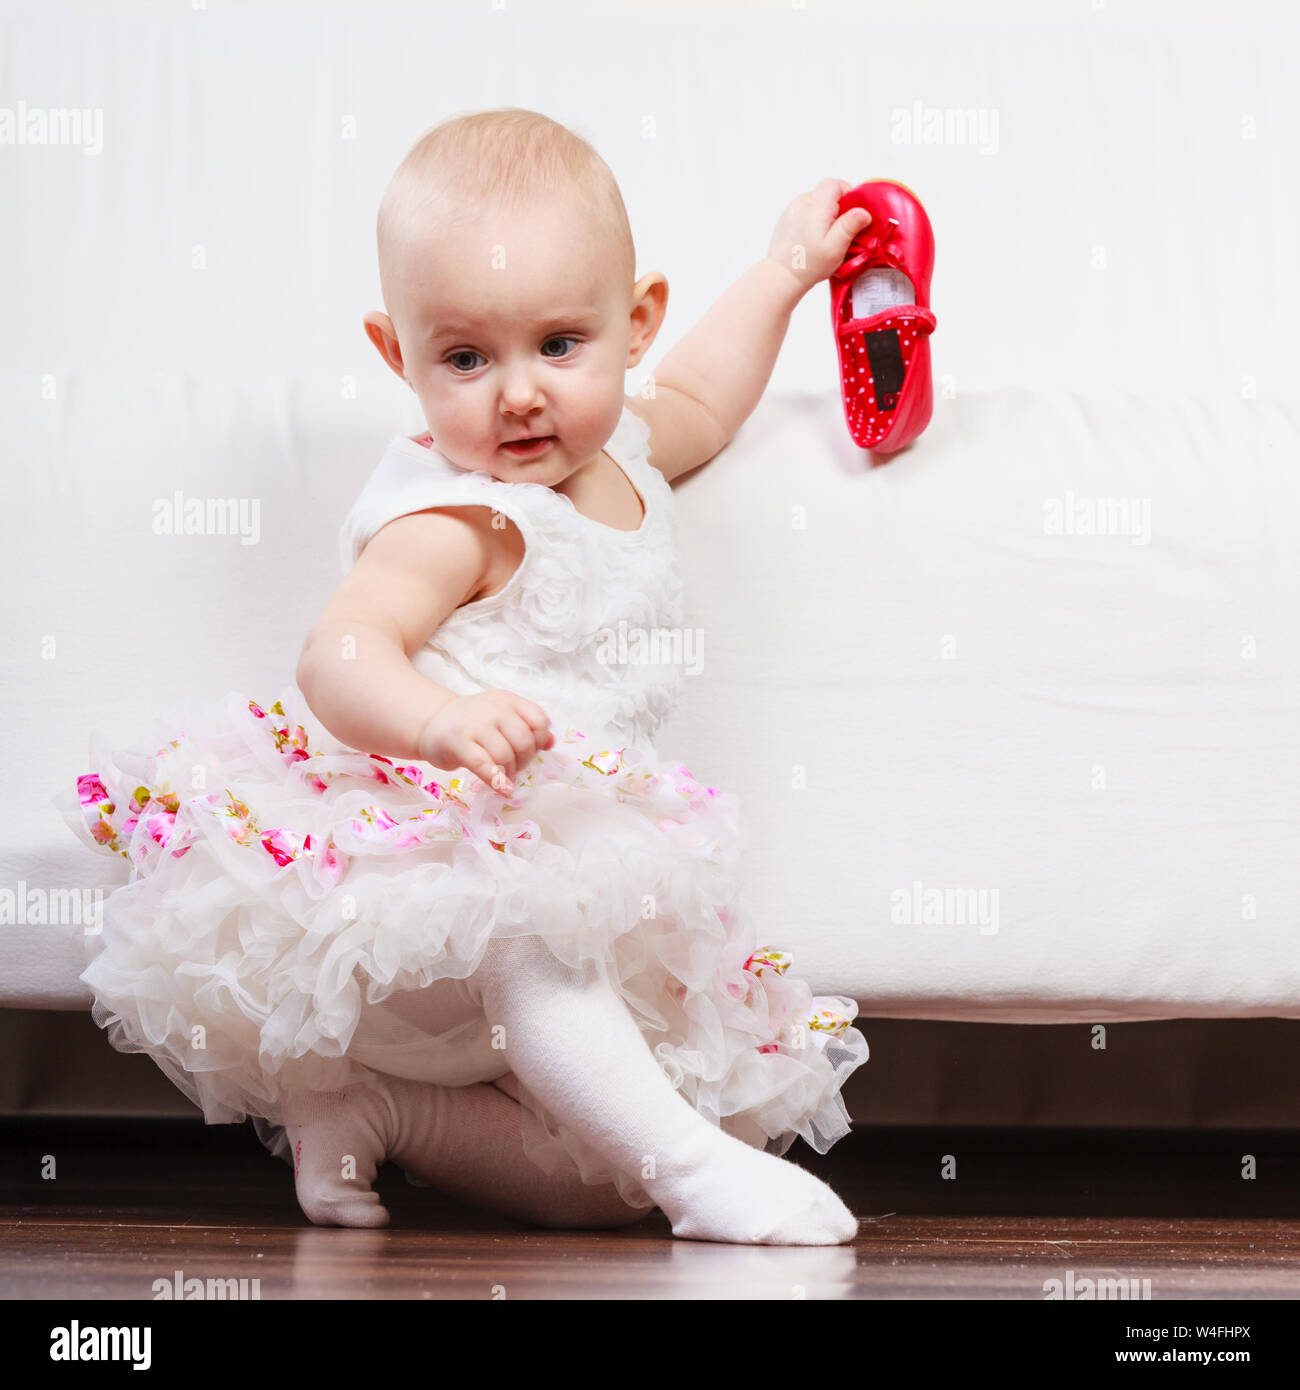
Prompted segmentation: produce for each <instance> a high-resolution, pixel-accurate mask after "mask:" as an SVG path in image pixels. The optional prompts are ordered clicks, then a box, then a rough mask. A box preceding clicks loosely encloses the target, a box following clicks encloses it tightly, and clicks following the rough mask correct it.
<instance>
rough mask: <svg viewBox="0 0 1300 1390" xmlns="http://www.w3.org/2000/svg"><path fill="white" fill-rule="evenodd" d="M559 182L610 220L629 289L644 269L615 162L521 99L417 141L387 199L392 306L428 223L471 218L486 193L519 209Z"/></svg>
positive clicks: (382, 253)
mask: <svg viewBox="0 0 1300 1390" xmlns="http://www.w3.org/2000/svg"><path fill="white" fill-rule="evenodd" d="M558 190H569V191H574V192H576V193H577V194H578V195H579V196H580V197H581V199H582V201H583V202H584V203H585V204H586V205H587V206H589V207H590V208H591V209H592V211H593V212H594V213H595V214H596V215H597V217H598V218H599V219H600V221H601V222H602V223H603V224H604V225H605V227H606V229H607V232H608V235H609V236H610V238H611V239H612V245H613V247H614V248H615V250H616V252H617V255H618V262H617V263H618V265H619V273H620V275H622V274H626V279H627V285H628V288H629V290H630V289H631V286H632V281H633V280H634V279H635V276H636V249H635V247H634V245H633V242H632V227H631V224H630V223H629V221H628V216H627V209H626V208H625V207H624V205H623V196H622V194H621V193H620V192H619V189H618V183H617V181H616V180H615V178H614V175H613V173H612V172H611V171H610V168H609V165H608V164H606V163H605V161H604V160H603V159H602V158H601V157H600V155H599V154H597V153H596V151H595V149H594V148H593V147H592V146H591V145H590V144H588V142H587V141H586V140H584V139H583V138H582V137H581V136H580V135H577V134H575V133H574V132H573V131H571V130H569V129H568V128H567V127H566V126H562V125H560V124H559V122H557V121H553V120H551V118H550V117H549V116H543V115H542V114H541V113H540V112H537V111H529V110H526V109H525V108H523V107H520V106H499V107H494V108H493V109H491V110H488V111H474V112H470V113H469V114H467V115H460V116H451V117H448V118H447V119H446V120H444V121H441V122H439V123H438V124H437V125H435V126H433V127H432V128H431V129H430V130H427V131H425V133H424V134H423V135H421V136H420V138H419V139H418V140H417V141H416V142H415V144H414V145H412V146H411V148H410V150H409V151H408V152H407V154H406V157H405V158H404V159H403V160H402V162H401V164H399V165H398V166H397V170H396V172H395V173H394V174H393V177H392V178H391V179H390V180H389V183H388V187H387V189H385V191H384V196H383V199H382V200H381V202H380V205H379V217H378V221H377V224H376V239H377V241H378V246H379V280H380V285H381V287H382V290H383V295H384V303H385V305H387V306H388V307H389V308H390V309H391V306H392V299H391V298H390V290H391V289H392V288H393V267H394V265H395V263H396V261H397V259H398V257H399V256H400V254H401V251H402V250H403V248H404V247H408V246H411V245H415V244H418V242H419V239H420V233H421V228H427V227H428V226H429V225H430V224H431V223H442V224H443V225H454V224H455V223H456V222H457V221H461V220H465V216H466V214H463V213H461V212H460V211H459V210H460V209H469V210H471V211H472V210H473V209H474V207H475V206H476V205H480V204H481V203H482V202H483V201H489V202H490V201H494V200H495V201H497V202H498V203H500V205H501V206H504V207H507V208H512V209H518V208H521V207H525V206H527V204H528V203H529V202H530V201H531V200H533V199H536V198H539V197H544V196H546V195H548V194H553V193H555V192H556V191H558Z"/></svg>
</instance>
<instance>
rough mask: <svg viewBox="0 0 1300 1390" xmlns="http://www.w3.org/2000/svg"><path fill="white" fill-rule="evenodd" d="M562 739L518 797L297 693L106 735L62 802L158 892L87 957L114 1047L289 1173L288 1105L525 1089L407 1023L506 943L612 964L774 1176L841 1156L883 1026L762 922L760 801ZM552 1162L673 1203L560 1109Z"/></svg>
mask: <svg viewBox="0 0 1300 1390" xmlns="http://www.w3.org/2000/svg"><path fill="white" fill-rule="evenodd" d="M553 729H554V731H555V734H556V740H555V744H554V745H553V747H552V748H550V749H548V750H545V751H543V752H541V753H539V754H538V755H537V757H536V759H535V760H534V761H533V762H532V763H531V764H529V766H528V767H527V768H526V769H524V770H523V775H522V776H520V777H519V778H517V779H516V789H515V792H514V794H513V795H512V796H511V797H510V798H508V799H506V798H503V797H501V796H500V795H499V794H498V793H497V792H495V791H493V790H492V789H491V788H490V787H488V786H487V785H486V784H484V783H483V782H482V781H481V780H480V779H479V778H477V777H475V776H473V775H472V774H467V773H463V772H462V773H461V774H460V775H451V774H447V773H444V772H441V771H439V770H438V769H436V768H434V767H432V766H431V765H430V764H428V763H422V762H415V763H410V764H404V765H403V764H398V763H396V762H394V761H393V760H392V759H390V758H386V757H382V756H380V755H379V754H375V753H362V752H358V751H357V750H355V749H352V748H349V747H347V746H346V745H344V744H341V743H339V742H338V741H337V740H336V739H334V738H333V737H332V736H331V735H330V734H329V733H328V732H327V731H326V730H325V729H324V727H323V726H322V725H321V724H320V723H319V721H317V720H316V719H315V717H314V716H313V715H312V713H311V711H310V710H309V709H308V707H307V705H306V702H305V701H304V700H303V698H302V695H301V693H300V692H299V691H298V690H297V689H296V688H295V687H292V686H291V687H290V688H289V689H287V690H286V691H285V692H284V693H283V694H282V695H281V696H280V698H279V699H278V700H276V701H275V702H274V703H272V704H268V705H265V706H263V705H259V704H258V703H256V702H254V701H252V700H249V699H248V698H246V697H245V696H244V695H241V694H238V693H231V694H229V695H228V696H227V697H226V699H225V700H224V701H223V702H221V703H218V704H215V705H207V706H201V707H199V708H198V709H197V710H192V711H190V712H187V713H186V714H185V715H184V716H183V718H178V717H175V716H172V717H164V718H163V719H162V720H160V721H158V722H157V723H156V724H155V732H154V734H153V735H152V736H151V737H150V738H148V739H147V740H145V741H142V742H140V743H139V744H137V745H135V746H132V747H128V748H118V749H110V748H109V747H107V746H106V744H105V742H104V740H103V738H102V736H101V735H99V734H98V733H97V734H95V735H94V736H92V739H91V755H90V767H89V769H88V770H87V771H86V772H85V773H84V774H83V775H82V776H80V777H78V778H76V779H75V780H76V789H75V791H74V790H73V789H72V787H71V786H69V787H68V788H67V789H65V790H64V791H62V792H61V793H60V794H59V795H58V796H56V798H55V804H56V805H57V806H58V808H59V810H60V811H61V812H62V814H63V815H64V817H65V819H66V820H67V821H68V823H69V825H71V826H72V827H73V829H74V830H75V831H76V832H77V834H78V835H79V836H80V837H81V838H82V839H83V840H86V841H87V842H88V843H89V844H91V845H92V846H94V847H96V848H99V849H101V850H103V851H105V852H107V853H109V854H112V855H115V856H120V857H121V858H122V859H124V860H125V861H126V862H127V863H129V865H130V867H131V875H130V882H128V883H126V884H124V885H122V886H121V887H118V888H116V889H115V890H113V891H112V892H110V893H109V894H108V895H107V897H106V899H105V902H104V911H103V917H102V931H100V932H99V933H98V934H97V935H93V936H89V937H87V942H88V947H89V950H90V951H91V953H92V959H91V960H90V962H89V964H88V966H87V968H86V970H85V972H84V973H83V975H82V977H81V978H82V979H83V980H84V981H85V982H86V983H87V985H88V986H89V987H90V989H91V991H92V993H93V995H94V1003H93V1006H92V1013H93V1016H94V1018H95V1021H96V1023H97V1024H98V1025H99V1026H100V1027H101V1028H104V1029H105V1031H106V1033H107V1035H108V1037H109V1040H110V1042H111V1043H112V1045H113V1046H114V1047H115V1048H117V1049H118V1050H120V1051H123V1052H146V1053H148V1054H150V1055H151V1056H152V1057H153V1058H154V1060H155V1061H156V1062H157V1063H158V1065H159V1067H161V1068H162V1070H163V1071H164V1072H165V1073H166V1075H167V1076H168V1077H169V1078H170V1079H171V1081H172V1082H173V1083H174V1084H175V1085H176V1086H177V1087H179V1088H180V1090H181V1091H183V1092H184V1093H185V1094H186V1095H187V1096H188V1097H189V1098H190V1099H191V1100H192V1101H193V1102H194V1103H195V1104H196V1105H197V1106H198V1107H199V1108H200V1110H201V1111H202V1112H203V1115H204V1117H205V1119H206V1120H207V1121H208V1123H210V1124H218V1123H230V1122H237V1121H241V1120H243V1119H245V1118H251V1120H252V1122H253V1124H254V1127H255V1128H256V1130H257V1133H258V1135H259V1137H260V1138H261V1139H262V1141H263V1143H265V1144H266V1145H267V1147H268V1148H270V1149H271V1150H272V1152H274V1153H276V1154H278V1155H279V1156H280V1157H282V1158H285V1159H288V1158H289V1152H288V1145H287V1143H286V1141H285V1138H284V1133H283V1130H282V1128H281V1109H280V1107H281V1097H282V1094H283V1091H284V1089H285V1088H287V1087H290V1086H293V1087H306V1088H317V1089H338V1088H340V1087H342V1086H345V1085H349V1084H352V1083H353V1082H355V1081H359V1080H363V1079H364V1078H365V1077H367V1076H369V1075H370V1072H371V1071H372V1070H379V1071H383V1070H385V1069H386V1066H387V1060H388V1059H389V1058H391V1059H392V1066H391V1070H392V1072H393V1073H394V1074H398V1075H406V1076H413V1075H419V1076H422V1077H423V1078H424V1079H426V1080H429V1081H432V1082H435V1083H440V1084H446V1085H465V1084H470V1083H472V1082H475V1081H483V1080H492V1079H495V1078H496V1077H498V1076H500V1075H503V1074H504V1073H505V1071H506V1070H507V1065H506V1063H505V1061H504V1056H503V1053H502V1052H501V1051H500V1050H498V1049H497V1048H494V1047H493V1045H492V1043H493V1039H492V1036H491V1030H490V1029H489V1027H488V1025H487V1021H486V1020H485V1019H478V1020H477V1021H474V1020H471V1021H469V1022H466V1021H464V1020H460V1021H459V1022H458V1023H457V1025H456V1027H455V1028H449V1029H446V1030H440V1029H439V1028H438V1027H437V1025H436V1024H431V1023H429V1022H428V1021H427V1020H425V1021H423V1022H422V1023H420V1024H417V1023H415V1022H412V1021H410V1019H407V1018H401V1019H399V1018H397V1017H395V1016H394V1015H392V1014H388V1013H383V1005H384V1002H385V1001H386V1000H389V999H390V998H392V997H393V996H394V995H395V994H396V992H398V991H403V990H416V989H420V988H422V987H424V986H426V985H429V984H431V983H433V982H434V981H437V980H439V979H445V978H455V979H464V978H466V977H468V976H470V975H472V974H473V972H474V971H475V969H476V968H477V966H478V965H479V963H480V961H481V959H482V956H483V953H484V951H485V949H486V947H487V945H488V943H489V941H490V940H491V939H492V938H494V937H501V936H522V935H528V934H536V935H538V936H540V937H542V938H543V939H544V940H545V941H546V942H547V943H548V944H549V946H550V948H551V950H552V951H553V952H554V954H555V955H556V956H557V957H559V958H560V959H561V960H563V961H565V962H566V963H568V964H570V965H575V966H576V965H581V964H583V963H584V962H586V961H588V960H596V961H599V962H601V964H602V966H603V968H604V969H605V970H606V972H607V977H608V978H609V980H610V981H611V982H612V984H613V985H614V987H615V988H616V989H617V991H618V992H619V993H620V994H621V996H622V998H623V999H624V1001H625V1002H626V1004H627V1006H628V1008H629V1009H630V1010H631V1012H632V1015H633V1017H634V1018H635V1020H636V1022H637V1024H638V1026H639V1027H640V1029H641V1031H642V1033H643V1034H644V1036H645V1038H646V1041H647V1043H648V1045H649V1046H650V1048H651V1050H652V1052H653V1054H654V1056H655V1057H656V1058H657V1060H658V1061H659V1063H660V1065H661V1066H662V1068H663V1070H664V1072H665V1074H666V1075H667V1076H668V1078H669V1080H670V1081H671V1082H672V1084H673V1085H674V1086H675V1087H676V1088H677V1089H678V1090H679V1091H680V1092H681V1094H682V1095H683V1096H684V1097H685V1098H686V1099H687V1100H688V1101H689V1102H690V1103H691V1105H693V1106H694V1107H695V1108H696V1109H697V1110H698V1111H699V1112H700V1113H701V1114H702V1115H704V1116H705V1117H707V1118H708V1119H709V1120H710V1121H712V1122H713V1123H715V1124H717V1125H719V1126H720V1127H721V1128H723V1129H724V1130H725V1131H727V1132H728V1133H730V1134H732V1135H734V1136H735V1137H737V1138H739V1139H742V1140H744V1141H745V1142H746V1143H749V1144H751V1145H754V1146H756V1147H759V1148H763V1149H766V1150H767V1151H768V1152H772V1153H778V1154H780V1153H784V1152H785V1151H786V1150H787V1149H788V1148H789V1146H790V1145H791V1144H792V1143H793V1142H794V1139H795V1137H796V1136H802V1137H803V1138H804V1139H805V1140H806V1141H807V1142H808V1143H809V1144H810V1145H811V1146H812V1147H813V1148H814V1149H816V1150H817V1151H818V1152H823V1153H824V1152H825V1151H826V1150H827V1149H829V1148H830V1146H831V1145H832V1144H834V1143H835V1141H836V1140H838V1139H839V1138H841V1137H843V1135H845V1134H846V1133H847V1132H848V1130H849V1120H848V1115H847V1112H846V1109H845V1106H844V1102H843V1100H842V1099H841V1096H840V1088H841V1087H842V1086H843V1084H844V1081H845V1079H846V1078H847V1077H848V1076H849V1074H850V1073H851V1072H852V1071H853V1070H854V1069H855V1068H856V1067H858V1066H860V1065H861V1064H862V1063H863V1062H864V1061H865V1060H866V1058H867V1044H866V1041H865V1039H864V1038H863V1037H862V1034H861V1033H860V1032H858V1031H857V1030H856V1029H855V1028H853V1027H851V1026H850V1023H851V1021H852V1019H853V1018H854V1017H855V1016H856V1013H857V1006H856V1004H855V1002H854V1001H853V1000H851V999H845V998H840V997H818V996H814V995H813V994H812V993H811V991H810V989H809V988H808V986H807V985H806V984H805V983H804V982H803V981H802V980H800V979H799V978H798V977H797V976H796V975H795V974H794V973H793V972H792V970H791V969H790V966H791V964H792V962H791V958H790V956H789V955H788V954H787V953H785V952H784V951H782V950H781V949H780V947H779V943H778V944H776V945H770V944H766V943H763V944H760V943H759V941H758V940H757V939H756V936H755V932H754V929H753V926H752V924H751V922H750V921H749V920H748V918H747V916H746V915H745V914H744V912H743V911H742V910H741V909H740V907H739V906H738V903H737V890H738V882H737V867H738V862H739V859H740V857H741V854H742V851H743V847H744V844H743V827H742V824H741V822H740V818H739V814H738V807H737V804H736V799H735V797H734V796H733V795H732V794H730V793H726V792H723V791H720V790H719V789H717V788H714V787H704V786H701V785H699V783H698V782H697V781H696V780H695V778H694V777H693V776H692V775H691V773H690V771H689V770H688V769H687V768H686V767H684V766H682V765H680V764H673V763H670V762H668V761H666V760H663V759H661V758H660V757H659V756H658V755H657V754H656V753H655V752H654V751H653V750H652V749H638V748H631V747H622V748H620V747H616V746H608V744H609V743H611V742H616V740H608V739H607V740H606V741H605V742H603V743H602V742H601V734H602V732H603V731H601V730H594V731H582V730H578V729H574V728H568V729H565V730H563V731H561V730H560V729H559V728H558V726H556V725H553ZM593 739H594V740H595V741H593ZM377 1009H378V1010H380V1013H376V1012H375V1011H376V1010H377ZM381 1014H382V1020H381ZM381 1021H382V1026H380V1024H381ZM363 1040H364V1041H365V1047H364V1048H363V1047H362V1046H361V1043H362V1041H363ZM362 1056H364V1059H365V1060H364V1062H363V1061H362V1060H360V1058H361V1057H362ZM413 1058H414V1059H418V1064H417V1065H416V1067H415V1069H414V1070H413V1069H412V1059H413ZM524 1142H525V1150H526V1152H527V1153H528V1155H529V1157H530V1158H531V1159H532V1160H533V1161H534V1162H536V1163H537V1164H538V1166H539V1167H541V1168H543V1169H545V1170H547V1171H553V1170H554V1169H555V1168H556V1167H558V1166H559V1165H561V1164H565V1163H574V1164H576V1165H577V1167H578V1169H579V1171H580V1172H581V1173H582V1176H583V1177H584V1179H585V1180H586V1181H587V1182H590V1183H595V1182H605V1181H613V1182H615V1183H616V1184H617V1186H618V1188H619V1190H620V1191H621V1192H622V1193H623V1195H624V1196H625V1197H626V1198H627V1199H628V1200H629V1201H632V1202H634V1203H635V1202H641V1203H643V1202H644V1201H645V1200H646V1199H645V1197H644V1195H643V1193H641V1190H640V1189H639V1188H638V1187H637V1186H636V1184H635V1183H633V1182H632V1181H631V1180H630V1179H626V1178H624V1177H623V1176H622V1175H620V1174H617V1173H615V1171H614V1170H613V1169H612V1168H611V1167H610V1166H609V1165H608V1163H607V1162H606V1161H605V1160H604V1159H602V1158H601V1157H600V1155H599V1154H597V1153H596V1152H595V1151H594V1150H592V1149H591V1148H590V1147H589V1146H588V1145H587V1144H586V1143H585V1142H584V1140H583V1139H582V1138H581V1136H580V1135H578V1134H576V1133H574V1132H572V1131H571V1130H569V1129H567V1128H566V1127H565V1126H562V1125H560V1124H559V1123H557V1122H556V1121H554V1120H553V1119H552V1117H550V1116H549V1115H548V1114H547V1113H546V1111H545V1110H544V1108H542V1107H541V1106H540V1105H538V1104H537V1103H536V1102H535V1101H534V1102H530V1104H528V1105H526V1106H525V1120H524Z"/></svg>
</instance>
